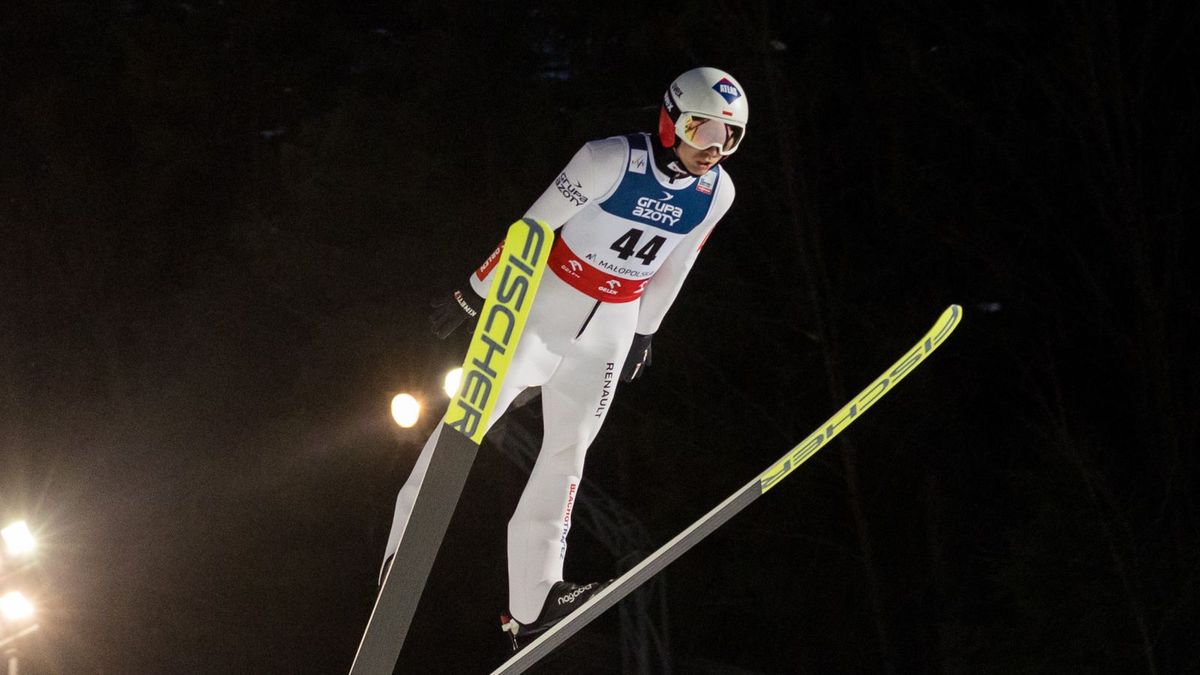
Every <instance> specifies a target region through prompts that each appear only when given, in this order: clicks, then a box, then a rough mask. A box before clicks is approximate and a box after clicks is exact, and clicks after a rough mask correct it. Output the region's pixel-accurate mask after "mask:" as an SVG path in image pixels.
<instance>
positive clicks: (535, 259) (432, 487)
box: [350, 219, 554, 675]
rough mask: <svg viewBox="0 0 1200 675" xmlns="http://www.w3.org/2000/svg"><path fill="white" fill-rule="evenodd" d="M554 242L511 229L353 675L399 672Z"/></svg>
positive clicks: (525, 223)
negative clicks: (416, 615)
mask: <svg viewBox="0 0 1200 675" xmlns="http://www.w3.org/2000/svg"><path fill="white" fill-rule="evenodd" d="M553 239H554V234H553V232H551V231H550V227H549V226H548V225H546V224H545V223H543V222H541V221H535V220H530V219H523V220H519V221H517V222H516V223H513V225H512V227H510V228H509V229H508V236H507V237H506V238H505V240H504V251H503V253H502V254H501V256H500V261H499V263H498V267H497V268H496V272H495V276H494V277H493V281H492V287H491V289H490V290H489V291H488V297H487V300H486V301H485V302H484V305H483V309H482V310H481V311H480V313H479V320H478V323H477V324H476V326H475V334H474V336H473V337H472V338H471V345H470V347H469V348H468V349H467V356H466V359H465V360H464V362H463V377H462V384H461V385H460V386H459V390H458V393H457V394H456V395H455V396H454V398H453V399H452V400H451V401H450V406H449V408H448V409H447V410H446V415H445V417H444V418H443V420H442V426H441V429H440V434H441V435H440V436H439V437H438V441H437V443H436V444H435V445H434V449H433V455H432V457H431V458H430V462H429V468H428V469H427V470H426V472H425V480H424V481H423V482H422V484H421V491H420V493H418V494H417V500H416V503H415V504H414V505H413V510H412V514H411V515H410V516H409V520H408V527H407V528H406V529H405V531H404V538H403V539H401V541H400V546H399V548H398V549H397V550H396V555H395V556H394V557H393V559H392V564H391V566H390V567H389V568H388V571H387V574H386V576H385V577H384V580H383V584H382V586H381V587H380V589H379V596H378V597H377V598H376V600H375V608H374V610H373V611H372V612H371V618H370V619H369V620H368V622H367V629H366V631H365V632H364V633H363V637H362V641H361V642H360V643H359V645H358V653H357V654H356V655H355V657H354V663H353V665H351V667H350V674H351V675H391V674H392V670H393V669H394V668H395V667H396V659H397V658H399V656H400V650H401V649H402V648H403V647H404V638H405V636H406V635H407V634H408V628H409V626H410V624H411V623H412V617H413V614H414V613H415V612H416V609H417V602H418V601H419V600H420V599H421V592H422V591H423V590H424V588H425V581H426V580H427V579H428V577H429V572H430V570H431V569H432V568H433V561H434V559H435V558H436V556H437V551H438V549H439V548H440V547H441V545H442V538H443V537H445V535H446V528H447V527H448V526H449V525H450V517H451V516H453V515H454V509H455V507H456V506H457V505H458V499H459V497H460V496H461V495H462V489H463V486H464V485H465V484H466V482H467V475H468V474H469V473H470V471H471V465H472V464H473V463H474V462H475V455H476V454H477V452H478V451H479V443H480V441H482V440H483V434H484V431H485V430H486V428H487V420H488V418H489V417H490V416H491V414H492V410H493V408H495V405H496V398H497V396H498V395H499V393H500V387H501V385H502V384H503V382H504V375H505V374H506V373H507V372H508V366H509V364H510V363H511V362H512V357H513V353H514V352H515V351H516V348H517V343H518V342H519V341H520V339H521V333H522V331H523V330H524V329H525V322H526V320H527V319H528V318H529V308H530V307H531V306H532V305H533V299H534V296H535V295H536V294H537V289H538V285H539V284H540V283H541V279H542V273H543V272H544V271H545V269H546V258H547V257H548V256H549V255H550V245H551V243H552V242H553Z"/></svg>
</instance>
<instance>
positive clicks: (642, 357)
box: [621, 333, 654, 382]
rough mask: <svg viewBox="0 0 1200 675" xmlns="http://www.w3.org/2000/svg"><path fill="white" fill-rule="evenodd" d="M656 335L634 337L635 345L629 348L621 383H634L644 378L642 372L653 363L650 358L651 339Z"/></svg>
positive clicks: (622, 370)
mask: <svg viewBox="0 0 1200 675" xmlns="http://www.w3.org/2000/svg"><path fill="white" fill-rule="evenodd" d="M652 337H654V334H653V333H651V334H650V335H642V334H641V333H638V334H636V335H634V336H633V344H632V345H630V347H629V356H626V357H625V367H624V368H622V369H621V381H622V382H633V381H634V380H636V379H638V378H639V377H641V376H642V371H644V370H646V367H647V366H649V365H650V363H651V362H652V361H653V359H651V357H650V338H652Z"/></svg>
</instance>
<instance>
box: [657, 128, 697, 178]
mask: <svg viewBox="0 0 1200 675" xmlns="http://www.w3.org/2000/svg"><path fill="white" fill-rule="evenodd" d="M679 142H680V141H679V139H678V138H676V139H675V143H674V145H672V146H671V147H669V148H665V147H663V145H662V144H661V143H651V144H650V147H651V148H653V150H654V165H655V166H657V167H658V170H659V171H662V172H663V173H664V174H666V175H667V176H668V177H670V179H671V181H672V182H674V181H676V180H682V179H684V178H692V177H694V176H693V174H690V173H688V170H687V169H686V168H685V167H684V166H683V160H681V159H679V153H677V152H676V151H675V148H677V147H679Z"/></svg>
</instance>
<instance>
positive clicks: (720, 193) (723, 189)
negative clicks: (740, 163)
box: [714, 165, 737, 202]
mask: <svg viewBox="0 0 1200 675" xmlns="http://www.w3.org/2000/svg"><path fill="white" fill-rule="evenodd" d="M717 171H720V172H721V176H720V178H718V179H717V194H716V195H714V197H715V198H716V199H724V200H727V201H730V202H732V201H733V197H734V195H735V194H737V188H735V187H734V185H733V177H732V176H730V175H729V170H728V169H726V168H725V167H724V166H721V165H717Z"/></svg>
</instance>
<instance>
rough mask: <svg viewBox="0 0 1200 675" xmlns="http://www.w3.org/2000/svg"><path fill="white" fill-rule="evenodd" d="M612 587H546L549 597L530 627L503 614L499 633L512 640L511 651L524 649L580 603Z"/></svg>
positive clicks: (602, 583) (596, 584)
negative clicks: (506, 635)
mask: <svg viewBox="0 0 1200 675" xmlns="http://www.w3.org/2000/svg"><path fill="white" fill-rule="evenodd" d="M610 583H612V580H611V579H610V580H608V581H594V582H592V583H590V584H587V585H585V586H580V585H578V584H572V583H570V582H566V581H559V582H557V583H555V584H554V585H553V586H551V587H550V594H549V595H548V596H546V604H544V605H542V613H541V614H540V615H538V618H537V619H536V620H534V622H533V623H530V624H521V623H519V622H518V621H517V620H516V619H514V618H512V617H511V616H508V615H507V614H501V615H500V630H503V631H504V632H505V633H507V634H508V637H509V638H510V639H511V640H512V648H513V651H514V652H515V651H519V650H520V649H521V648H523V647H524V646H525V645H527V644H529V643H530V642H532V641H533V640H534V638H536V637H537V636H538V635H541V634H542V633H544V632H546V631H547V630H549V629H550V627H551V626H553V625H554V624H556V623H558V622H559V621H562V620H563V619H564V618H566V616H567V615H568V614H570V613H571V612H573V611H575V610H576V609H578V608H579V607H580V606H581V605H583V603H585V602H587V601H588V598H590V597H592V596H593V595H595V594H596V593H598V592H599V591H600V589H602V588H604V587H605V586H607V585H609V584H610Z"/></svg>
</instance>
